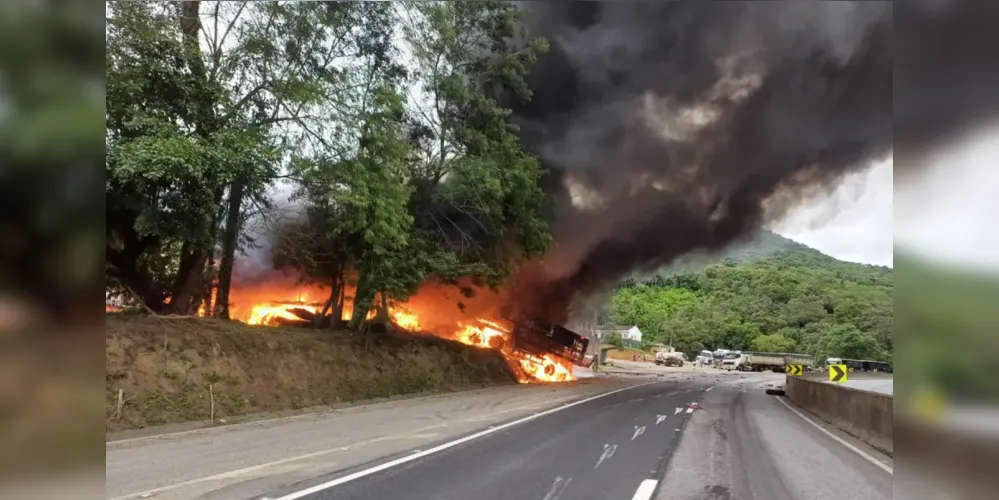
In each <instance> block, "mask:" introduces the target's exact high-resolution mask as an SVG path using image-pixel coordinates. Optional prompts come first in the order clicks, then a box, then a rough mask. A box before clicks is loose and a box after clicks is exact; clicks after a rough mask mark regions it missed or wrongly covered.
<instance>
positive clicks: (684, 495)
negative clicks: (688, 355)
mask: <svg viewBox="0 0 999 500" xmlns="http://www.w3.org/2000/svg"><path fill="white" fill-rule="evenodd" d="M765 377H768V378H764V380H769V379H779V378H781V377H780V376H775V375H766V376H765ZM781 399H782V398H777V397H775V396H767V395H766V394H765V393H764V390H763V386H762V381H760V380H759V379H756V380H754V379H740V380H734V381H731V382H728V383H722V384H719V385H718V386H717V387H715V389H714V390H712V391H711V392H710V393H709V394H708V395H706V396H705V398H704V400H703V402H702V405H703V407H704V411H703V412H696V413H694V414H693V415H692V417H691V420H690V421H689V422H688V425H687V427H686V429H685V431H684V433H683V437H682V439H681V441H680V444H679V446H678V447H677V450H676V452H675V453H674V455H673V458H672V460H671V462H670V466H669V470H668V472H667V474H666V476H665V478H664V480H663V482H662V486H661V487H660V489H659V493H658V500H733V499H761V500H763V499H766V500H886V499H891V498H893V479H894V478H893V474H892V473H891V472H889V471H890V470H891V468H892V460H891V459H890V458H888V457H886V456H883V455H881V454H880V453H878V452H877V451H876V450H873V449H871V448H869V447H867V446H866V445H864V444H863V443H860V442H859V441H856V440H854V439H852V438H850V437H849V436H845V435H843V434H842V433H839V432H837V431H835V430H833V429H830V428H829V426H825V425H823V428H825V429H827V430H828V431H829V432H832V433H833V435H835V436H837V437H838V438H839V439H840V440H842V442H841V441H839V440H837V439H835V438H833V437H830V436H829V435H827V434H826V433H824V432H822V431H821V430H819V429H818V428H816V427H815V426H814V425H813V424H811V423H809V422H808V421H806V420H805V419H803V418H802V416H799V415H797V414H795V413H794V412H793V411H792V410H790V409H789V408H787V407H786V406H784V405H783V404H782V403H781ZM813 421H815V422H817V423H820V424H821V422H820V421H818V420H817V419H814V418H813ZM843 442H846V443H847V444H849V445H850V446H853V447H855V448H857V449H858V450H859V451H860V452H862V453H863V454H864V455H866V456H867V457H869V458H865V456H864V455H861V454H859V453H857V452H855V451H853V450H851V449H850V448H849V447H848V446H846V445H844V444H843ZM871 460H875V461H878V462H880V463H881V464H882V466H884V467H885V468H888V470H889V471H886V470H884V469H883V468H882V466H879V465H877V464H875V463H873V462H872V461H871ZM895 493H898V492H895ZM895 498H899V497H898V496H895Z"/></svg>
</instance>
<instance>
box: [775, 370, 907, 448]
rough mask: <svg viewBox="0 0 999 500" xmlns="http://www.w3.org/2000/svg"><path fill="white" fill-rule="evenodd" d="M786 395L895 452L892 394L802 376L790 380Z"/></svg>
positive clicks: (846, 429) (786, 385)
mask: <svg viewBox="0 0 999 500" xmlns="http://www.w3.org/2000/svg"><path fill="white" fill-rule="evenodd" d="M784 391H785V394H786V395H787V397H788V399H790V400H791V401H793V402H794V404H796V405H798V406H799V407H801V408H803V409H805V410H808V411H809V412H811V413H814V414H815V415H817V416H818V417H819V418H821V419H822V420H825V421H826V422H829V423H830V424H832V425H835V426H836V427H837V428H839V429H841V430H843V431H844V432H847V433H848V434H851V435H853V436H855V437H857V438H859V439H861V440H863V441H864V442H865V443H867V444H869V445H871V446H873V447H875V448H878V449H880V450H881V451H884V452H886V453H888V454H889V455H891V454H893V453H894V443H893V431H894V429H893V421H892V416H893V399H894V398H892V396H891V395H887V394H878V393H874V392H868V391H862V390H859V389H852V388H849V387H843V386H839V385H835V384H827V383H824V382H820V381H817V380H808V379H805V378H801V377H790V376H789V377H787V381H786V383H785V389H784Z"/></svg>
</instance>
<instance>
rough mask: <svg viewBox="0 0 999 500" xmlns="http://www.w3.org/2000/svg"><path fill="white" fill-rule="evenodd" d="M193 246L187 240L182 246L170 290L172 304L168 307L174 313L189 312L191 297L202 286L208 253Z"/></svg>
mask: <svg viewBox="0 0 999 500" xmlns="http://www.w3.org/2000/svg"><path fill="white" fill-rule="evenodd" d="M193 247H194V245H193V244H191V243H186V242H185V243H184V245H183V246H182V247H181V252H180V265H179V266H178V268H177V274H176V276H175V277H174V281H173V287H172V288H171V291H170V305H169V307H167V310H168V311H169V312H172V313H174V314H189V313H190V312H191V299H192V298H193V297H194V294H195V293H196V292H197V291H198V289H199V288H200V287H201V282H202V278H203V276H202V274H203V273H204V270H205V260H206V255H205V252H204V251H203V250H201V249H195V248H193Z"/></svg>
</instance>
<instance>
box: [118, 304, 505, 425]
mask: <svg viewBox="0 0 999 500" xmlns="http://www.w3.org/2000/svg"><path fill="white" fill-rule="evenodd" d="M105 352H106V377H105V386H106V391H105V392H106V417H107V431H119V430H125V429H136V428H142V427H147V426H154V425H162V424H168V423H176V422H188V421H197V420H208V419H209V418H210V416H211V415H212V412H213V402H214V417H215V419H216V422H217V421H218V420H219V419H223V420H226V419H230V418H232V417H234V416H239V415H246V414H253V413H264V412H277V411H284V410H294V409H301V408H308V407H314V406H323V405H330V404H336V403H344V402H350V401H358V400H365V399H372V398H381V397H388V396H393V395H401V394H412V393H419V392H426V391H447V390H455V389H463V388H469V387H476V386H487V385H498V384H512V383H515V382H516V380H515V378H514V376H513V375H512V373H511V372H510V371H509V369H508V367H507V365H506V363H505V362H504V361H503V359H502V358H501V357H500V356H499V355H497V354H495V353H493V352H489V351H485V350H480V349H475V348H471V347H467V346H464V345H462V344H459V343H456V342H450V341H445V340H442V339H437V338H432V337H431V338H423V337H419V338H400V337H395V336H385V337H382V338H378V339H377V340H373V341H372V342H371V345H370V346H369V348H368V349H365V346H364V338H363V337H361V336H359V335H357V334H351V333H349V332H321V331H310V330H305V329H298V328H270V327H251V326H246V325H243V324H240V323H235V322H226V321H220V320H214V319H195V318H163V317H158V318H153V317H147V316H140V315H134V314H109V315H108V316H107V328H106V351H105ZM119 391H121V401H122V402H123V403H122V404H121V405H120V407H121V411H120V412H119V411H118V408H119Z"/></svg>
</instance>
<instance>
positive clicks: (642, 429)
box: [631, 425, 645, 441]
mask: <svg viewBox="0 0 999 500" xmlns="http://www.w3.org/2000/svg"><path fill="white" fill-rule="evenodd" d="M644 432H645V426H644V425H643V426H641V427H639V426H637V425H636V426H635V433H634V434H632V436H631V440H632V441H634V440H635V438H637V437H638V436H641V435H642V434H643V433H644Z"/></svg>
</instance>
